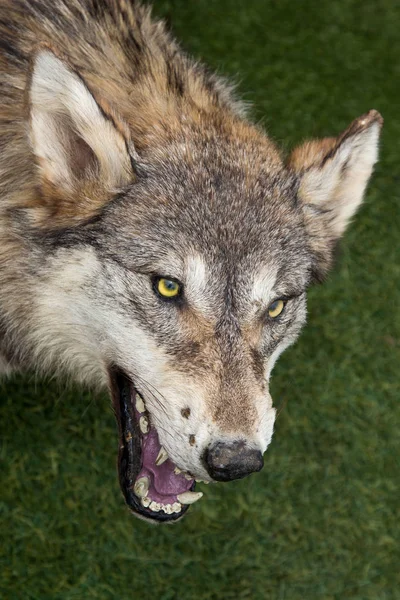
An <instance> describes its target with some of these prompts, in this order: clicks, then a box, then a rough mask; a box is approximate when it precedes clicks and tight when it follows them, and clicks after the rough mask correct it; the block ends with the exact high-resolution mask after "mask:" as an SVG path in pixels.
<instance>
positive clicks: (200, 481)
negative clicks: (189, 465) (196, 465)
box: [196, 478, 210, 485]
mask: <svg viewBox="0 0 400 600" xmlns="http://www.w3.org/2000/svg"><path fill="white" fill-rule="evenodd" d="M196 481H197V483H205V484H206V485H208V484H209V483H210V482H209V481H205V480H204V479H197V478H196Z"/></svg>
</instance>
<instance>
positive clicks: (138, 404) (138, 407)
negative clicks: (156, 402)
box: [135, 394, 146, 413]
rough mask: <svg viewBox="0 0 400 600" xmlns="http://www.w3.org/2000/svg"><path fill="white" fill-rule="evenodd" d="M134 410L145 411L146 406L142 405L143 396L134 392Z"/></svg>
mask: <svg viewBox="0 0 400 600" xmlns="http://www.w3.org/2000/svg"><path fill="white" fill-rule="evenodd" d="M135 405H136V410H137V411H138V412H140V413H144V412H145V411H146V407H145V405H144V402H143V398H142V397H141V396H139V394H136V403H135Z"/></svg>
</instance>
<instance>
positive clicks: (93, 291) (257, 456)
mask: <svg viewBox="0 0 400 600" xmlns="http://www.w3.org/2000/svg"><path fill="white" fill-rule="evenodd" d="M110 6H111V5H110ZM122 6H125V3H123V2H121V5H120V8H121V7H122ZM63 10H64V9H63ZM110 10H111V9H110ZM121 10H122V8H121ZM132 10H133V9H132ZM135 10H142V9H139V8H137V7H136V9H135ZM129 14H130V15H131V19H134V17H135V15H134V12H133V13H129ZM145 14H146V15H147V13H145ZM142 16H143V15H142ZM146 18H147V17H146ZM103 26H104V27H105V25H104V23H103ZM132 27H133V28H134V29H135V28H137V27H138V25H137V22H136V20H135V21H132ZM146 27H149V25H148V24H147V25H146V26H144V25H142V32H143V31H145V33H146V32H147V34H148V31H147V29H146ZM143 28H144V29H143ZM43 41H44V42H46V45H42V46H40V47H39V48H36V50H35V51H34V52H33V55H32V59H31V60H32V63H31V70H30V76H29V79H28V80H27V92H26V93H27V97H28V105H29V111H28V117H27V136H26V139H24V140H23V142H21V140H19V141H18V143H19V144H20V145H21V144H23V143H25V144H26V148H27V150H24V152H25V153H26V152H28V151H29V152H30V155H31V157H32V159H33V160H34V161H35V164H36V167H35V169H34V171H33V174H32V184H31V187H30V191H29V194H28V196H29V202H26V196H25V198H21V194H20V195H18V199H19V201H17V200H16V197H17V196H16V195H15V190H13V193H10V194H9V200H8V201H9V205H10V206H11V205H12V206H13V208H12V210H11V211H10V214H11V215H12V216H11V217H10V218H12V230H9V233H8V234H7V243H8V248H9V249H8V250H7V251H6V250H4V251H3V255H4V257H5V258H3V260H2V261H1V262H0V265H2V267H1V268H2V271H1V270H0V276H1V277H2V282H3V286H2V292H1V295H0V317H1V319H0V323H1V324H2V328H1V331H3V330H4V334H3V339H2V343H1V344H0V349H1V350H2V352H3V356H4V357H7V358H8V361H9V362H11V363H14V364H17V365H22V366H28V367H32V366H34V367H36V368H41V369H43V370H46V371H48V370H53V371H54V370H58V371H66V372H68V373H71V374H72V375H73V376H74V377H75V378H77V379H78V380H81V381H89V382H91V383H94V384H100V385H107V386H108V387H109V388H110V390H111V392H112V395H113V401H114V408H115V411H116V414H117V418H118V423H119V432H120V453H119V474H120V482H121V487H122V490H123V492H124V495H125V498H126V500H127V502H128V504H129V505H130V507H131V508H132V510H133V511H134V512H135V513H136V514H138V515H139V516H141V517H143V518H147V519H151V520H158V521H171V520H176V519H178V518H180V517H181V516H182V515H183V514H184V512H185V510H186V509H187V507H188V505H189V504H191V503H192V502H194V501H195V500H197V499H198V498H199V497H200V494H198V493H196V492H194V485H195V479H200V480H205V481H207V482H208V481H214V480H217V481H228V480H232V479H237V478H241V477H244V476H246V475H248V474H249V473H251V472H254V471H258V470H260V469H261V467H262V465H263V459H262V455H263V453H264V451H265V450H266V448H267V446H268V444H269V443H270V440H271V436H272V433H273V426H274V419H275V409H274V408H273V403H272V399H271V397H270V395H269V391H268V381H269V377H270V373H271V370H272V368H273V366H274V364H275V362H276V360H277V358H278V357H279V355H280V354H281V352H283V350H284V349H285V348H287V347H288V346H289V345H290V344H292V343H293V342H294V340H295V339H296V338H297V336H298V334H299V331H300V329H301V327H302V326H303V324H304V322H305V319H306V290H307V288H308V286H309V285H310V284H311V283H312V282H313V281H315V280H320V279H322V278H323V277H324V276H325V274H326V272H327V271H328V269H329V267H330V266H331V262H332V253H333V249H334V246H335V244H336V242H337V240H338V239H339V238H340V237H341V235H342V233H343V231H344V229H345V227H346V225H347V223H348V222H349V220H350V218H351V217H352V215H353V214H354V212H355V211H356V209H357V207H358V205H359V204H360V202H361V200H362V196H363V193H364V190H365V187H366V184H367V182H368V179H369V177H370V175H371V172H372V167H373V165H374V163H375V161H376V158H377V144H378V137H379V131H380V127H381V123H382V119H381V117H380V115H379V114H378V113H377V112H375V111H370V112H369V113H368V114H366V115H364V116H363V117H360V118H359V119H357V120H356V121H354V122H353V123H352V125H351V126H350V127H349V128H348V129H347V130H346V131H345V132H344V133H343V134H342V135H340V136H339V137H337V138H326V139H324V140H320V141H313V142H307V143H305V144H304V145H303V146H301V147H300V148H297V149H296V150H295V151H294V152H293V153H292V155H291V156H290V157H289V159H288V160H287V161H286V162H285V161H284V160H283V159H282V158H281V157H280V155H279V153H278V151H277V149H276V148H275V146H274V145H273V144H272V142H271V141H270V140H269V139H268V138H267V137H266V136H265V135H264V134H263V133H262V132H261V131H260V130H259V129H257V128H256V127H254V126H253V125H251V124H250V123H249V122H248V121H247V120H246V119H245V118H244V117H243V115H242V112H241V109H240V106H239V105H236V104H235V102H234V101H233V100H232V101H230V100H228V91H227V90H226V88H224V87H223V85H222V84H221V83H220V82H217V80H214V79H212V80H210V81H209V82H208V88H207V89H203V90H202V91H201V93H200V92H199V90H198V89H197V88H196V89H197V93H195V92H194V90H195V87H194V85H193V82H192V84H190V82H189V81H190V78H191V77H192V78H193V80H194V81H197V84H198V87H200V88H201V85H203V84H204V82H203V80H202V79H201V78H202V77H203V74H197V75H196V73H195V66H194V64H191V63H189V62H184V67H185V68H183V66H182V64H180V65H179V68H180V69H181V70H180V71H179V72H178V70H175V80H174V90H175V91H174V94H173V95H172V96H171V90H169V92H168V93H167V92H166V91H165V90H164V96H163V95H162V86H161V84H160V83H159V82H158V83H157V84H155V83H154V81H153V80H155V79H154V77H153V80H152V79H151V77H150V74H151V71H150V70H149V68H148V71H147V72H145V73H144V74H143V72H141V73H140V80H141V85H140V87H138V88H135V87H133V88H132V89H130V90H129V93H130V95H131V97H132V98H133V99H132V103H133V104H134V105H135V111H127V110H126V106H125V98H123V99H122V100H121V107H122V110H121V113H120V112H119V111H118V110H117V109H118V106H117V104H118V103H110V97H109V96H107V82H106V81H105V80H104V81H103V84H104V90H105V92H104V94H103V95H102V79H101V77H100V76H98V77H96V78H94V79H96V84H94V79H93V76H91V75H90V74H89V75H88V76H87V77H85V73H81V72H80V71H79V69H77V68H76V67H74V66H72V64H71V59H70V58H69V57H68V56H64V55H61V53H60V51H59V50H58V49H56V48H53V47H52V46H51V47H49V45H48V44H49V41H48V40H47V39H43ZM167 41H168V43H170V44H172V42H171V41H170V40H169V38H168V39H167ZM110 43H111V42H110ZM147 43H148V44H154V43H155V42H154V39H153V38H150V39H149V41H148V42H147ZM61 51H62V52H63V53H64V54H66V49H65V48H62V49H61ZM159 52H164V54H165V53H166V52H167V51H166V48H164V47H160V48H159ZM127 55H129V52H128V51H127ZM153 55H154V53H153ZM155 60H156V65H158V66H160V65H164V64H168V62H166V60H167V59H166V58H165V57H164V58H163V59H161V58H160V57H159V56H157V55H156V58H155ZM162 60H164V62H162ZM180 60H183V59H180ZM187 60H188V59H186V58H185V61H187ZM157 61H158V63H157ZM123 63H124V61H122V59H121V65H122V64H123ZM76 64H79V61H76ZM172 64H173V65H174V63H172ZM121 68H122V66H121ZM174 68H175V67H174ZM153 69H154V66H153ZM185 69H186V70H185ZM83 71H85V69H83ZM153 74H154V71H153ZM178 74H179V77H180V79H179V77H178ZM196 76H197V77H198V78H200V79H199V80H196ZM91 77H92V85H93V89H96V92H95V93H94V92H93V91H92V89H91V87H90V78H91ZM99 77H100V84H99V82H98V80H99ZM152 81H153V83H152ZM179 82H181V85H182V86H185V87H186V89H187V92H186V97H183V93H182V94H180V93H179V89H180V87H181V86H180V84H179ZM152 85H155V86H156V87H155V88H154V89H152ZM163 85H164V83H163ZM191 86H192V87H191ZM160 88H161V91H160ZM135 92H136V95H135ZM207 94H208V96H207ZM138 97H140V98H141V101H140V102H139V101H138V100H137V98H138ZM135 98H136V100H135ZM143 98H146V99H147V102H148V106H145V105H144V101H143ZM206 100H207V102H206ZM135 102H136V104H135ZM140 110H141V111H142V112H140ZM138 111H139V112H138ZM8 169H9V171H10V170H11V169H12V167H11V164H10V165H8ZM25 186H26V182H25ZM3 221H4V220H3ZM3 228H4V229H5V226H4V224H3ZM21 239H23V240H24V241H23V243H21V242H20V241H19V242H18V243H17V240H21ZM7 252H8V255H7ZM11 259H12V260H13V261H14V264H15V261H17V263H18V267H19V268H18V269H17V271H18V273H17V274H15V273H14V272H12V269H11V266H10V264H11ZM22 284H23V285H24V293H23V294H22V295H21V297H20V298H16V295H17V292H16V291H15V290H16V288H17V287H18V286H22ZM27 306H29V313H28V312H27ZM3 360H4V358H3Z"/></svg>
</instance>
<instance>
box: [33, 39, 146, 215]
mask: <svg viewBox="0 0 400 600" xmlns="http://www.w3.org/2000/svg"><path fill="white" fill-rule="evenodd" d="M29 100H30V127H31V131H30V133H31V143H32V147H33V151H34V154H35V155H36V159H37V163H38V166H39V171H40V177H41V183H42V191H43V198H42V199H41V200H42V201H44V202H45V204H47V205H48V207H49V208H50V209H51V212H52V215H53V218H55V219H56V220H57V218H58V220H61V221H68V220H71V219H72V220H73V221H76V220H81V219H84V218H87V217H88V216H90V215H92V214H93V213H95V212H96V211H97V210H98V209H99V208H100V207H101V206H102V205H103V204H104V203H105V202H106V201H107V200H108V199H109V198H110V197H111V196H112V195H113V194H115V193H116V192H117V191H118V190H119V189H121V187H123V186H124V185H126V184H127V183H129V182H130V181H132V179H133V178H134V175H133V170H132V165H131V158H130V152H129V145H130V144H129V134H128V132H127V129H126V128H125V127H124V125H123V124H122V123H121V122H118V121H117V120H116V118H115V116H113V115H111V114H107V113H106V111H105V110H104V107H102V108H100V106H99V104H98V103H97V102H96V101H95V99H94V97H93V95H92V94H91V92H90V91H89V89H88V88H87V86H86V84H85V82H84V81H83V80H82V79H81V77H80V76H79V75H78V74H77V73H75V72H74V71H73V70H72V69H71V68H70V67H69V66H68V65H67V64H66V63H65V62H63V61H62V60H60V58H58V57H57V56H56V55H55V54H54V53H53V52H52V51H51V50H49V49H48V48H42V49H41V50H40V51H39V52H38V53H37V54H36V56H35V58H34V62H33V69H32V75H31V81H30V88H29Z"/></svg>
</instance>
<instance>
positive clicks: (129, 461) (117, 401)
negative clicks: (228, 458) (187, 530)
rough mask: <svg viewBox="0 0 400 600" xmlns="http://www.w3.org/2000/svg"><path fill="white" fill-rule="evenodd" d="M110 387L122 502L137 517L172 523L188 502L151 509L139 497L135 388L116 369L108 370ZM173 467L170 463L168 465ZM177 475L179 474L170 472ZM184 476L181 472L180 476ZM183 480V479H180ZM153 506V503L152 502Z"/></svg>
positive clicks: (139, 440)
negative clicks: (117, 435) (114, 418)
mask: <svg viewBox="0 0 400 600" xmlns="http://www.w3.org/2000/svg"><path fill="white" fill-rule="evenodd" d="M110 379H111V390H112V398H113V405H114V411H115V415H116V419H117V423H118V433H119V451H118V475H119V483H120V487H121V491H122V494H123V496H124V498H125V502H126V504H127V505H128V507H129V509H130V510H131V511H132V513H133V514H134V515H135V516H137V517H138V518H141V519H144V520H146V521H151V522H153V523H173V522H176V521H178V520H179V519H181V518H182V517H183V516H184V515H185V514H186V512H187V511H188V509H189V505H185V504H181V503H179V502H178V503H174V504H167V507H168V508H167V507H166V506H164V505H160V506H162V507H163V509H164V510H168V512H169V514H168V513H166V512H164V510H162V509H158V506H157V509H158V510H157V511H155V510H152V509H151V508H150V507H148V506H144V504H147V503H148V501H147V502H146V500H147V498H143V496H142V497H139V496H138V495H137V494H136V493H135V489H134V488H135V483H137V480H138V477H139V475H140V474H141V471H142V469H143V463H142V443H143V434H142V431H141V428H140V425H139V419H138V418H137V411H136V409H135V399H136V397H137V394H138V392H137V391H136V389H135V387H134V385H133V384H132V383H131V381H130V380H129V379H128V378H127V377H126V376H125V375H124V374H123V373H122V372H121V371H119V370H113V371H111V372H110ZM172 467H173V465H172ZM174 477H175V479H179V476H174ZM182 478H184V476H182ZM185 483H186V485H185V486H184V487H185V489H184V490H183V492H184V493H185V492H186V490H187V489H189V490H190V491H193V490H194V488H195V481H194V480H193V482H192V483H191V482H189V481H186V482H185ZM182 484H183V479H182ZM153 506H154V504H153Z"/></svg>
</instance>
